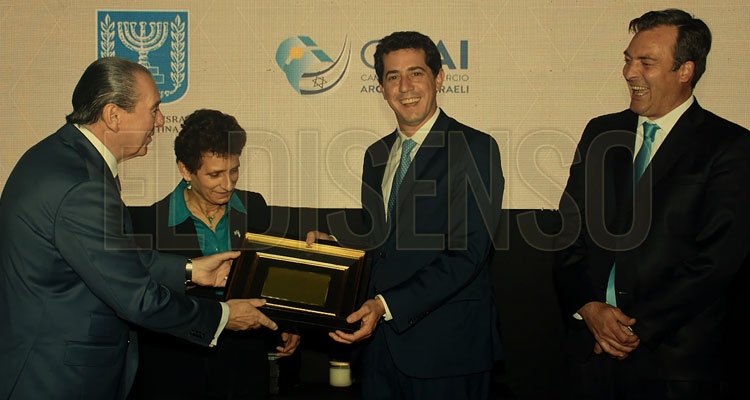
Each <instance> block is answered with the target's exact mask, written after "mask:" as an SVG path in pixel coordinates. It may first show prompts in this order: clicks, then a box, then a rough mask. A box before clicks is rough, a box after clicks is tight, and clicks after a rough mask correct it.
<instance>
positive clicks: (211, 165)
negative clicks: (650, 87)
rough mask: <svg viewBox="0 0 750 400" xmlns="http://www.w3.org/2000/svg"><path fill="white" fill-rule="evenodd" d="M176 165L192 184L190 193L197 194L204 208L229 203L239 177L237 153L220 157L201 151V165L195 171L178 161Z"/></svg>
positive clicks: (238, 157)
mask: <svg viewBox="0 0 750 400" xmlns="http://www.w3.org/2000/svg"><path fill="white" fill-rule="evenodd" d="M177 165H178V167H179V168H180V172H181V173H182V177H183V178H185V180H186V181H187V182H190V184H192V185H193V189H192V190H191V193H194V194H196V195H197V197H198V201H200V202H201V203H203V204H202V205H203V207H204V208H207V207H208V206H221V205H223V204H227V203H229V199H230V198H231V197H232V192H233V191H234V188H235V186H236V184H237V179H239V177H240V156H239V154H230V155H228V156H223V157H222V156H218V155H216V154H213V153H203V156H202V157H201V164H200V165H201V166H200V167H199V168H198V170H197V171H195V173H192V172H190V171H188V169H187V168H186V167H185V164H183V163H182V162H178V163H177Z"/></svg>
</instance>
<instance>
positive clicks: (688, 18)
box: [630, 8, 711, 87]
mask: <svg viewBox="0 0 750 400" xmlns="http://www.w3.org/2000/svg"><path fill="white" fill-rule="evenodd" d="M664 25H666V26H674V27H676V28H677V43H676V44H675V48H674V65H673V67H672V69H673V70H677V68H680V66H681V65H682V64H684V63H686V62H688V61H692V62H693V63H695V71H694V72H693V80H692V81H690V85H691V86H692V87H695V85H696V84H697V83H698V80H699V79H700V78H701V76H702V75H703V73H704V72H705V71H706V58H708V52H709V51H710V50H711V30H710V29H708V26H707V25H706V23H705V22H703V21H701V20H700V19H698V18H693V16H692V15H690V14H688V13H687V12H685V11H682V10H678V9H676V8H670V9H667V10H662V11H649V12H647V13H645V14H643V15H641V16H640V17H638V18H636V19H634V20H632V21H630V32H632V33H638V32H640V31H646V30H649V29H653V28H656V27H659V26H664Z"/></svg>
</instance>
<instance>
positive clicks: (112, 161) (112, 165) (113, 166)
mask: <svg viewBox="0 0 750 400" xmlns="http://www.w3.org/2000/svg"><path fill="white" fill-rule="evenodd" d="M73 125H74V126H75V127H76V128H77V129H78V130H79V131H80V132H81V133H83V136H85V137H86V139H88V141H89V142H91V144H92V145H93V146H94V148H95V149H96V151H98V152H99V154H101V155H102V158H104V162H106V163H107V166H108V167H109V171H110V172H112V177H116V176H117V158H115V155H114V154H112V152H111V151H109V149H108V148H107V146H105V145H104V143H102V141H101V140H99V138H98V137H96V135H94V134H93V133H92V132H91V131H90V130H88V128H86V127H85V126H83V125H81V124H73Z"/></svg>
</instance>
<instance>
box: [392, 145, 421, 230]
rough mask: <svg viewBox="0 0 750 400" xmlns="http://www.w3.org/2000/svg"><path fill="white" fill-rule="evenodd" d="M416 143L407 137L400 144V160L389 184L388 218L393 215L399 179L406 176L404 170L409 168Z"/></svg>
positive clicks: (399, 184)
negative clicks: (391, 182)
mask: <svg viewBox="0 0 750 400" xmlns="http://www.w3.org/2000/svg"><path fill="white" fill-rule="evenodd" d="M416 145H417V142H415V141H414V140H412V139H407V140H405V141H404V142H403V143H402V144H401V161H400V162H399V163H398V170H397V171H396V175H395V176H394V177H393V184H392V185H391V195H390V197H388V220H389V221H390V220H391V216H392V215H393V208H394V206H395V205H396V199H397V198H398V188H399V186H401V181H403V180H404V177H405V176H406V170H408V169H409V165H410V164H411V151H412V150H413V149H414V146H416Z"/></svg>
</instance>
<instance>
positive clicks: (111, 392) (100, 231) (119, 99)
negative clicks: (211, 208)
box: [0, 58, 276, 399]
mask: <svg viewBox="0 0 750 400" xmlns="http://www.w3.org/2000/svg"><path fill="white" fill-rule="evenodd" d="M159 104H160V97H159V92H158V90H157V88H156V84H155V83H154V80H153V78H152V77H151V74H150V73H149V72H148V70H147V69H145V68H144V67H143V66H141V65H139V64H137V63H135V62H133V61H130V60H126V59H122V58H104V59H100V60H97V61H95V62H94V63H93V64H91V65H90V66H89V67H88V68H87V69H86V71H85V72H84V74H83V76H82V77H81V79H80V81H79V82H78V85H77V86H76V89H75V91H74V93H73V108H74V109H73V113H71V114H70V115H69V116H68V117H67V120H68V123H67V124H66V125H64V126H63V127H62V128H60V130H58V131H57V132H56V133H54V134H52V135H51V136H49V137H47V138H46V139H44V140H42V141H41V142H39V143H38V144H37V145H35V146H34V147H32V148H31V149H29V150H28V151H27V152H26V154H24V155H23V157H22V158H21V159H20V160H19V161H18V164H17V165H16V166H15V168H14V169H13V171H12V172H11V174H10V177H9V178H8V181H7V183H6V185H5V189H4V191H3V194H2V197H1V198H0V220H1V221H3V223H2V224H0V246H1V250H0V321H2V322H1V323H0V354H2V358H3V361H2V363H0V398H3V399H31V398H33V399H123V398H125V396H126V395H127V392H128V390H129V388H130V385H131V384H132V382H133V378H134V376H135V371H136V366H137V362H138V361H137V360H138V358H137V355H138V353H137V344H136V343H135V335H134V334H133V331H132V330H131V326H130V324H129V323H135V324H138V325H142V326H145V327H147V328H149V329H153V330H157V331H161V332H166V333H170V334H172V335H175V336H178V337H181V338H184V339H186V340H189V341H191V342H194V343H198V344H202V345H204V346H209V345H213V344H215V343H216V340H217V338H218V336H219V334H220V333H221V332H222V330H223V329H225V328H226V329H232V330H239V329H248V328H257V327H260V326H262V325H265V326H267V327H270V328H272V329H276V325H275V324H274V323H273V321H271V320H269V319H268V318H266V317H265V316H264V315H263V314H262V313H260V311H258V310H257V309H256V308H255V307H258V306H261V305H262V304H263V301H261V300H239V301H230V302H227V303H219V302H218V301H208V300H202V299H199V298H196V297H186V296H184V291H185V285H186V284H189V283H191V282H196V283H200V284H203V285H212V286H220V285H223V282H224V280H225V276H226V274H227V273H228V271H229V268H230V263H231V260H232V259H233V258H234V257H236V256H237V255H238V254H237V253H222V254H216V255H213V256H209V257H202V258H199V259H193V260H192V261H191V260H189V259H187V258H186V257H182V256H176V255H168V254H162V253H158V252H154V251H138V250H136V247H135V244H134V241H133V239H132V237H130V236H128V235H127V234H126V233H127V232H130V231H131V229H130V217H129V214H128V213H127V211H126V209H125V207H124V205H123V203H122V201H121V200H120V192H119V179H118V178H117V164H118V163H119V162H121V161H124V160H127V159H129V158H132V157H136V156H142V155H145V154H146V151H147V146H148V144H149V143H150V142H151V138H152V136H153V134H154V128H155V127H158V126H161V125H162V124H163V123H164V117H163V116H162V114H161V111H160V110H159ZM123 228H124V229H123Z"/></svg>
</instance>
